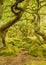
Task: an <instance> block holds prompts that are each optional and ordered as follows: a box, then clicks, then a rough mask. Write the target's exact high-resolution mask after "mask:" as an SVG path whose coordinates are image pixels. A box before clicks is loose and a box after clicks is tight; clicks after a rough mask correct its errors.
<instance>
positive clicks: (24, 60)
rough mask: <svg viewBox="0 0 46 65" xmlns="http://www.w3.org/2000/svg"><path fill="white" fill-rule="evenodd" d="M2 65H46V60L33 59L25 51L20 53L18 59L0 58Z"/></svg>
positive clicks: (11, 57)
mask: <svg viewBox="0 0 46 65" xmlns="http://www.w3.org/2000/svg"><path fill="white" fill-rule="evenodd" d="M0 65H46V59H44V58H35V57H32V56H30V55H28V54H27V51H25V52H21V53H19V54H18V55H17V56H16V57H13V56H8V57H2V56H0Z"/></svg>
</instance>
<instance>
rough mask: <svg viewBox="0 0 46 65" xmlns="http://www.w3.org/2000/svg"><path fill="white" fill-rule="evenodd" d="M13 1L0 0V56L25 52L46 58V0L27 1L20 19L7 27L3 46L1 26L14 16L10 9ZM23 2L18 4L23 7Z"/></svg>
mask: <svg viewBox="0 0 46 65" xmlns="http://www.w3.org/2000/svg"><path fill="white" fill-rule="evenodd" d="M14 3H15V0H0V56H10V55H11V56H16V55H18V54H19V53H25V54H28V55H30V56H33V57H36V58H37V57H39V58H46V0H30V1H29V4H28V6H27V7H26V10H25V11H24V13H23V15H22V17H21V18H20V20H19V21H17V22H16V23H15V24H14V25H12V26H10V27H9V28H8V31H7V33H6V36H5V37H4V38H5V44H6V47H4V46H3V42H2V37H1V33H2V35H3V34H4V33H3V32H2V31H1V28H3V26H5V25H6V23H7V22H10V21H12V20H13V19H14V18H15V17H16V16H15V14H13V12H12V11H11V6H12V5H13V4H14ZM24 3H25V1H24V2H22V3H21V4H19V5H20V6H21V7H22V8H23V5H24ZM34 63H35V62H34ZM41 63H42V62H41ZM45 64H46V63H45ZM25 65H26V64H25ZM30 65H31V64H30ZM32 65H34V64H32ZM36 65H37V63H36ZM40 65H42V64H40ZM43 65H44V63H43Z"/></svg>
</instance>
